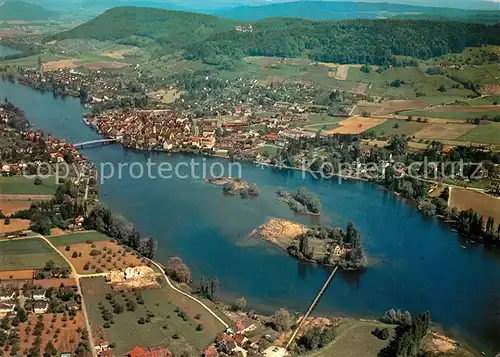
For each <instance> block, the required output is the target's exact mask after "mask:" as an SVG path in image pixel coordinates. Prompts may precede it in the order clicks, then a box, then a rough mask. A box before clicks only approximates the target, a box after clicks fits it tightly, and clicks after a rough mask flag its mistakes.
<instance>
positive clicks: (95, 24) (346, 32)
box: [51, 7, 500, 64]
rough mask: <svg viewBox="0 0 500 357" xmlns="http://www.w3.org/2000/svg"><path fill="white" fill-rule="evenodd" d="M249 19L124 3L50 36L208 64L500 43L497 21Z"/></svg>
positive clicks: (430, 52) (350, 58) (429, 51)
mask: <svg viewBox="0 0 500 357" xmlns="http://www.w3.org/2000/svg"><path fill="white" fill-rule="evenodd" d="M237 25H242V27H237ZM246 25H248V24H247V23H241V22H240V23H238V22H233V21H231V20H225V19H220V18H217V17H215V16H211V15H202V14H195V13H189V12H182V11H169V10H160V9H154V8H137V7H119V8H114V9H111V10H108V11H106V12H105V13H104V14H102V15H100V16H98V17H97V18H95V19H93V20H91V21H89V22H87V23H85V24H83V25H80V26H78V27H76V28H74V29H72V30H69V31H66V32H62V33H60V34H57V35H55V36H54V37H52V38H51V39H56V40H61V39H68V38H94V39H98V40H101V41H104V40H113V41H120V42H121V43H127V44H134V45H137V46H141V47H150V48H151V47H155V53H157V54H167V53H171V52H174V51H179V50H184V54H185V56H186V58H188V59H200V60H202V61H204V62H206V63H210V64H221V63H226V62H227V61H233V60H237V59H241V58H242V57H243V56H257V55H258V56H279V57H307V58H311V59H313V60H317V61H325V62H340V63H371V64H387V63H390V62H391V61H392V60H393V56H394V55H406V56H412V57H415V58H421V59H427V58H429V57H434V56H440V55H443V54H445V53H450V52H461V51H462V50H463V49H464V48H465V47H467V46H481V45H485V44H496V45H500V25H491V26H490V25H482V24H475V23H461V22H452V21H431V20H348V21H340V22H335V21H316V22H315V21H310V20H303V19H292V18H274V19H265V20H262V21H258V22H255V23H253V24H252V27H251V28H250V27H248V26H246Z"/></svg>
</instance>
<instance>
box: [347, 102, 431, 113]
mask: <svg viewBox="0 0 500 357" xmlns="http://www.w3.org/2000/svg"><path fill="white" fill-rule="evenodd" d="M428 106H429V103H427V102H424V101H422V100H402V99H400V100H388V101H385V102H383V103H370V102H360V103H358V106H357V107H356V109H355V110H354V112H353V114H358V115H361V114H362V113H363V112H368V113H370V115H385V114H391V113H395V112H399V111H402V110H409V109H424V108H427V107H428Z"/></svg>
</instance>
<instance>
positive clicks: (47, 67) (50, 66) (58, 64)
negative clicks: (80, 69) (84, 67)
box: [43, 58, 77, 72]
mask: <svg viewBox="0 0 500 357" xmlns="http://www.w3.org/2000/svg"><path fill="white" fill-rule="evenodd" d="M75 62H76V58H69V59H63V60H58V61H50V62H45V63H44V64H43V70H44V71H47V72H50V71H57V70H59V69H61V68H76V67H77V65H76V63H75Z"/></svg>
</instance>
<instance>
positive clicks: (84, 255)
mask: <svg viewBox="0 0 500 357" xmlns="http://www.w3.org/2000/svg"><path fill="white" fill-rule="evenodd" d="M54 240H57V238H54ZM67 246H69V247H70V249H69V250H67ZM57 249H59V251H60V252H61V253H63V254H64V256H65V257H66V258H68V259H69V260H70V261H71V263H72V264H73V266H74V267H75V269H76V272H77V273H79V274H93V273H102V272H107V271H110V270H112V269H123V268H127V267H134V266H138V265H144V262H142V261H141V258H139V257H138V256H137V255H136V253H132V252H130V251H127V249H126V248H123V247H121V246H119V245H118V244H116V243H113V242H110V241H109V240H99V241H93V242H92V243H90V244H88V243H76V244H71V245H58V246H57Z"/></svg>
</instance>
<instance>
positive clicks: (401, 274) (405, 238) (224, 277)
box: [0, 81, 500, 354]
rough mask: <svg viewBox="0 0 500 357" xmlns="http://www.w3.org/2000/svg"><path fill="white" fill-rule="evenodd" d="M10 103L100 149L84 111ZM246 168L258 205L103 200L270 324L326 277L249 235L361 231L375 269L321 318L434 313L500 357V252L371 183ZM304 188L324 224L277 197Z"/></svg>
mask: <svg viewBox="0 0 500 357" xmlns="http://www.w3.org/2000/svg"><path fill="white" fill-rule="evenodd" d="M0 91H1V92H2V96H7V97H9V99H10V100H11V101H13V102H14V103H15V104H16V105H18V106H22V107H23V108H25V111H26V114H27V116H28V117H29V118H30V121H31V122H32V124H33V125H34V126H35V127H38V128H42V127H43V128H45V131H46V132H51V133H52V134H53V135H55V136H58V137H64V138H66V139H67V140H68V141H70V142H72V143H78V142H84V141H88V140H95V139H99V138H100V136H98V134H96V133H95V132H93V131H92V130H90V129H89V128H88V127H87V126H85V125H84V123H83V121H82V119H81V117H82V112H83V110H84V108H83V107H82V106H81V105H80V103H79V101H78V100H73V99H70V98H68V99H66V100H65V101H62V100H57V99H54V98H53V96H52V95H48V94H46V95H42V94H40V93H39V92H36V91H33V90H31V89H29V88H26V87H21V86H19V85H15V84H12V83H8V82H2V81H0ZM65 118H67V119H65ZM82 152H83V153H84V155H85V156H87V157H88V158H89V160H92V161H93V162H94V164H95V165H96V167H99V166H100V165H101V164H103V163H106V162H110V163H116V164H117V163H128V164H131V163H133V162H139V163H142V164H144V165H145V163H146V160H147V159H150V160H151V161H152V162H153V163H155V164H157V165H159V164H161V163H163V162H169V163H170V164H172V165H176V164H178V163H181V162H185V161H186V157H189V159H194V160H197V161H199V163H200V164H201V163H202V160H205V161H206V164H207V165H210V164H214V163H219V164H222V165H225V164H226V163H227V162H226V161H225V160H220V159H216V158H212V157H203V158H202V157H199V158H197V157H193V156H185V155H181V154H170V155H169V154H166V153H147V152H138V151H133V150H124V149H123V148H122V147H121V146H119V145H108V146H103V147H100V148H99V149H85V150H82ZM241 166H242V174H243V175H242V176H243V178H244V180H245V181H247V182H254V183H256V184H257V185H258V186H259V188H260V190H261V195H260V197H259V199H257V200H245V201H241V200H234V199H230V198H227V197H224V195H221V194H220V192H219V191H218V190H214V189H213V187H210V186H209V185H206V184H205V183H204V182H203V180H200V179H196V178H188V179H177V178H172V179H168V180H161V179H156V180H151V179H148V178H147V177H144V178H140V179H134V178H131V177H130V176H127V175H125V176H124V177H121V178H120V179H119V178H118V177H113V178H112V179H110V180H107V181H106V182H105V183H103V184H102V185H101V186H100V197H101V200H102V201H103V202H104V203H105V204H107V205H108V206H110V207H111V208H112V209H113V211H115V212H119V213H120V214H122V215H123V216H125V217H127V219H129V220H130V221H132V222H133V223H134V224H136V225H137V227H138V229H139V230H140V231H141V232H144V234H145V235H149V236H154V237H156V238H157V239H158V241H159V245H158V252H157V258H156V259H157V260H158V261H161V262H166V261H167V259H168V257H170V256H172V255H178V256H182V257H183V260H184V261H185V262H186V264H188V265H189V266H190V267H191V269H192V271H193V274H194V276H195V277H196V278H199V277H200V276H202V275H204V276H217V277H218V279H219V281H220V282H221V291H220V298H221V299H222V300H224V301H228V302H233V301H235V300H236V299H237V298H239V297H241V296H245V298H246V299H247V302H248V307H249V308H251V309H255V310H257V311H260V312H263V313H266V314H269V313H272V312H274V311H275V310H276V309H278V308H280V307H281V306H283V305H286V307H287V308H288V309H289V310H290V311H303V310H304V307H305V306H306V305H307V304H308V303H309V302H310V300H311V298H312V296H313V295H314V292H315V291H316V290H317V289H318V287H319V286H321V284H322V283H323V282H324V280H325V279H326V277H327V272H326V270H325V269H324V268H321V267H318V266H315V265H311V264H305V263H301V262H298V261H296V260H293V259H290V258H289V257H288V256H287V255H286V254H283V252H282V251H281V250H279V249H278V248H276V249H274V247H270V246H269V244H266V243H259V242H258V241H252V242H249V241H248V240H246V239H244V238H245V237H246V236H247V234H248V232H251V231H252V230H253V229H255V227H258V226H259V225H261V224H263V223H264V222H265V221H266V220H267V219H268V218H269V217H278V218H281V219H287V220H294V221H297V222H299V223H302V224H304V225H317V224H320V223H323V224H329V225H331V226H344V225H345V223H346V222H347V221H348V220H352V221H354V222H356V224H357V226H358V227H359V229H360V231H361V233H362V236H363V237H364V240H363V244H364V246H365V249H366V251H367V254H368V255H369V256H370V259H372V257H373V260H374V261H375V262H376V263H375V264H374V265H373V266H372V265H370V266H369V268H368V269H366V270H365V271H364V272H363V273H355V274H340V275H339V276H338V279H337V278H336V279H334V281H333V282H332V286H331V287H330V289H329V290H328V291H327V292H326V294H325V295H324V297H323V299H322V301H321V302H320V304H319V305H318V307H317V311H316V314H318V315H322V316H358V317H365V318H366V317H371V318H376V317H377V316H380V314H381V313H382V312H383V311H385V310H386V309H387V308H388V307H396V308H398V307H399V308H404V309H408V310H410V311H411V312H419V311H425V310H429V311H431V314H432V316H433V320H434V321H436V322H437V323H439V324H440V325H442V326H443V330H444V331H445V333H446V334H448V335H450V336H451V337H452V338H454V339H456V338H457V336H462V338H463V339H465V340H467V341H469V343H471V344H472V345H473V346H475V347H476V348H477V349H478V350H485V351H486V352H487V353H488V354H494V353H496V352H497V351H498V349H499V348H500V344H499V341H498V338H497V336H498V333H499V331H500V323H499V321H498V320H497V318H496V316H498V315H497V313H498V312H500V311H499V310H498V306H496V305H495V304H494V303H493V302H494V301H497V299H499V298H500V291H499V290H498V289H497V287H498V286H500V279H499V276H498V274H497V272H498V268H499V266H500V255H499V254H498V252H497V251H496V250H491V249H488V248H487V247H483V246H468V247H467V249H463V248H461V247H460V245H461V244H463V243H462V238H460V237H458V236H457V235H456V234H454V233H453V232H451V231H449V229H447V228H445V227H443V225H442V224H441V223H440V222H439V221H436V220H435V219H432V218H427V217H422V216H421V215H420V214H419V213H418V211H417V210H416V209H415V208H414V207H412V206H410V205H408V204H407V203H405V202H404V201H403V200H401V199H400V198H398V197H397V196H395V195H393V194H392V193H390V192H388V191H386V190H385V189H381V188H379V187H377V186H376V185H374V184H373V183H367V182H360V181H354V180H345V181H344V180H343V181H342V182H338V181H337V180H315V179H313V178H312V177H310V175H303V174H302V173H301V172H300V171H297V170H279V169H277V168H271V167H269V168H264V169H262V168H261V167H256V165H255V164H252V163H242V164H241ZM301 186H307V187H309V188H310V190H312V191H313V192H315V194H317V195H318V196H319V197H320V199H321V201H322V204H323V210H322V215H321V217H306V216H300V215H299V216H297V215H295V214H294V213H293V212H292V211H291V210H290V209H289V208H288V207H287V206H286V205H284V204H282V203H280V202H278V201H277V200H276V198H275V196H274V193H275V192H276V190H278V189H279V188H283V187H285V188H287V189H288V190H296V189H298V188H299V187H301ZM167 202H174V203H175V204H167ZM193 214H196V217H197V219H196V220H193V219H192V215H193ZM221 217H223V219H221ZM228 217H230V219H229V218H228ZM224 218H227V219H224ZM256 262H258V264H256ZM231 266H232V267H238V270H237V274H238V278H237V279H235V277H234V274H235V272H233V271H232V269H228V267H231ZM423 271H424V272H426V274H422V272H423ZM450 277H453V278H450ZM470 286H474V294H468V293H467V294H466V293H464V291H469V290H470Z"/></svg>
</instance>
